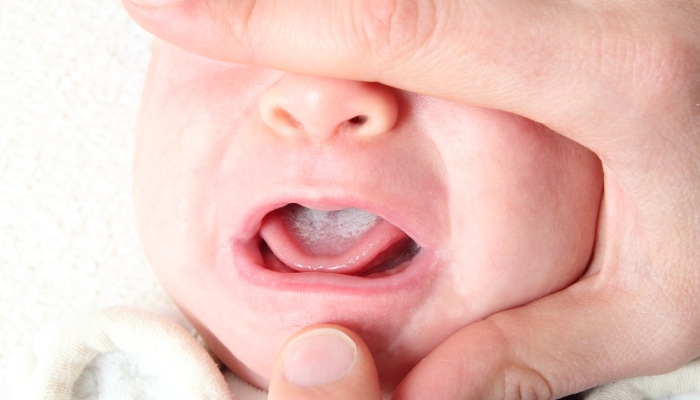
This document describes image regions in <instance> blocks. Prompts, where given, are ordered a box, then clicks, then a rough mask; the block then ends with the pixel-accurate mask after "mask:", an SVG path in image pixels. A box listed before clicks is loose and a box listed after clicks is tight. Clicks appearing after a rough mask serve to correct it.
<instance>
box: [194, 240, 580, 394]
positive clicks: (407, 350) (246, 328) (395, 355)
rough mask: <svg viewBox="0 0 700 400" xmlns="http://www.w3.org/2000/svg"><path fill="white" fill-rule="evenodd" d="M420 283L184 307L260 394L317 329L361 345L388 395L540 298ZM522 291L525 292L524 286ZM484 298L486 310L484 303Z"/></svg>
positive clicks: (441, 278) (439, 263)
mask: <svg viewBox="0 0 700 400" xmlns="http://www.w3.org/2000/svg"><path fill="white" fill-rule="evenodd" d="M431 261H432V262H434V264H433V265H431V266H430V267H429V268H428V269H432V270H433V271H435V272H439V271H441V270H442V271H449V270H451V269H453V268H455V266H456V265H455V264H453V263H452V262H451V261H450V260H449V257H448V255H447V254H443V257H440V258H437V259H433V260H431ZM572 269H578V272H573V273H572V276H573V275H575V274H579V273H580V272H581V271H580V268H579V267H577V268H572ZM421 278H422V279H421V280H424V281H425V282H430V284H429V285H422V286H421V285H417V286H414V287H411V288H406V289H405V290H404V291H403V292H402V291H398V292H392V291H389V290H386V291H385V292H384V293H381V292H379V293H374V294H368V293H364V292H363V293H360V294H352V293H342V292H340V291H336V292H335V293H330V291H326V293H320V291H317V292H316V293H304V292H286V291H282V293H280V292H278V293H276V294H274V295H272V294H271V293H270V290H271V289H270V288H264V289H263V290H258V289H260V288H257V289H256V288H255V287H253V288H250V287H248V288H247V291H246V292H245V293H241V291H238V294H239V296H237V297H236V298H235V299H232V300H230V302H228V303H226V302H221V303H218V309H216V310H213V309H214V308H213V307H212V305H208V304H198V305H196V304H189V307H187V306H185V307H182V308H183V311H184V312H185V313H186V315H188V317H189V318H190V320H191V321H192V322H193V324H194V325H195V327H196V328H197V329H198V331H199V332H200V334H201V335H202V337H203V338H204V340H205V341H206V342H207V344H208V345H209V346H210V347H211V349H212V350H213V352H214V353H215V354H216V356H217V357H218V358H219V359H220V360H221V361H222V362H223V363H224V364H225V365H226V366H227V367H228V368H229V369H231V370H232V371H233V372H234V373H236V374H237V375H238V376H240V377H241V378H243V379H244V380H246V381H248V382H249V383H251V384H253V385H255V386H257V387H260V388H262V389H267V386H268V382H269V378H270V376H271V372H272V367H273V365H274V363H275V359H276V357H277V354H278V352H279V350H280V349H281V346H282V345H283V343H284V342H286V341H287V339H288V338H289V337H290V336H292V335H293V334H295V333H296V332H298V331H299V330H301V329H303V328H305V327H308V326H313V325H317V324H326V323H331V324H336V325H340V326H344V327H347V328H349V329H351V330H352V331H354V332H355V333H357V334H358V336H360V337H361V338H362V340H363V341H364V342H365V343H366V344H367V347H368V348H369V349H370V351H371V353H372V356H373V358H374V361H375V363H376V366H377V371H378V374H379V378H380V384H381V387H382V390H383V392H384V393H385V394H391V393H392V392H393V391H394V390H395V388H396V387H397V386H398V384H399V383H400V382H401V380H402V379H403V378H404V377H405V376H406V375H407V374H408V373H409V372H410V370H411V369H412V368H413V367H414V366H415V365H416V364H417V363H418V362H419V361H420V360H421V359H423V358H424V357H425V356H427V355H428V354H429V353H430V352H431V351H432V350H433V349H435V348H436V347H437V346H438V345H439V344H440V343H442V342H443V341H444V340H445V339H447V338H448V337H449V336H450V335H452V334H453V333H455V332H457V331H458V330H459V329H461V328H463V327H465V326H468V325H469V324H471V323H473V322H475V321H477V320H479V319H482V318H485V317H487V316H488V315H491V314H493V313H495V312H498V311H500V310H502V309H505V308H509V307H512V306H517V305H520V304H524V303H525V302H527V301H530V300H533V299H534V298H535V297H540V296H541V295H542V294H543V293H542V292H541V291H535V290H534V289H533V291H532V292H531V293H529V294H526V293H525V292H526V290H522V291H513V290H510V291H505V292H502V293H500V295H499V296H483V297H482V298H477V295H476V294H474V295H472V296H465V295H464V293H463V292H461V291H459V290H456V289H455V286H454V285H453V282H452V280H451V276H450V274H443V275H441V274H440V273H433V274H431V275H429V276H422V277H421ZM362 279H369V278H362ZM569 283H570V282H568V281H566V282H565V281H558V282H553V284H554V285H556V286H550V287H549V289H550V290H551V291H556V290H559V289H561V288H563V287H564V286H566V285H567V284H569ZM520 285H521V287H524V288H527V287H528V285H527V283H526V282H520ZM246 286H250V285H246ZM532 288H534V286H532ZM234 290H238V288H235V289H234ZM516 292H517V293H516ZM436 293H439V294H440V295H439V296H438V295H436ZM545 294H546V293H545ZM217 297H218V296H217ZM489 297H492V300H491V301H490V304H485V303H484V302H485V299H487V298H489ZM243 299H246V300H243ZM247 299H250V300H247ZM232 315H235V317H233V318H232V317H231V316H232Z"/></svg>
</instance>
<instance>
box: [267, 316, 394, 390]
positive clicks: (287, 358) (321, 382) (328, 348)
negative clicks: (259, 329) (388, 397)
mask: <svg viewBox="0 0 700 400" xmlns="http://www.w3.org/2000/svg"><path fill="white" fill-rule="evenodd" d="M268 398H269V399H270V400H302V399H303V400H313V399H319V400H320V399H324V400H344V399H348V400H350V399H362V400H379V399H381V395H380V390H379V380H378V378H377V371H376V369H375V368H374V363H373V361H372V355H371V354H370V352H369V350H368V349H367V346H366V345H365V344H364V343H363V342H362V339H360V338H359V337H358V336H357V335H355V334H354V333H352V332H351V331H349V330H347V329H344V328H342V327H339V326H333V325H320V326H314V327H309V328H305V329H303V330H301V331H300V332H298V333H297V334H296V335H294V336H292V337H291V338H290V339H289V340H288V341H287V343H285V345H284V346H283V347H282V350H281V351H280V353H279V355H278V357H277V361H276V363H275V367H274V370H273V372H272V379H271V380H270V392H269V396H268Z"/></svg>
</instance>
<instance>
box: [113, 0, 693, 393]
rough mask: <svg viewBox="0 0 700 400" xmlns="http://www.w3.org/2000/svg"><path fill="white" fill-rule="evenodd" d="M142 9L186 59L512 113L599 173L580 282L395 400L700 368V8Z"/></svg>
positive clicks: (210, 1) (226, 4)
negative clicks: (583, 156)
mask: <svg viewBox="0 0 700 400" xmlns="http://www.w3.org/2000/svg"><path fill="white" fill-rule="evenodd" d="M138 1H139V2H140V3H143V5H138V4H135V3H132V2H131V1H130V0H123V3H124V6H125V7H126V9H127V11H128V12H129V13H130V14H131V16H132V17H133V18H134V19H135V20H136V21H137V22H139V23H140V24H141V25H142V26H144V27H145V28H146V29H148V30H149V31H151V32H152V33H154V34H156V35H157V36H160V37H162V38H164V39H165V40H167V41H170V42H172V43H174V44H176V45H178V46H181V47H183V48H185V49H188V50H190V51H193V52H195V53H199V54H202V55H205V56H208V57H212V58H217V59H222V60H227V61H232V62H239V63H255V64H260V65H264V66H267V67H270V68H275V69H280V70H287V71H293V72H297V73H306V74H313V75H326V76H331V77H336V78H345V79H354V80H365V81H378V82H382V83H384V84H386V85H389V86H393V87H397V88H401V89H405V90H409V91H413V92H418V93H423V94H429V95H433V96H437V97H442V98H445V99H448V100H452V101H457V102H462V103H467V104H471V105H477V106H483V107H489V108H496V109H501V110H505V111H509V112H512V113H515V114H519V115H522V116H525V117H527V118H530V119H532V120H534V121H537V122H540V123H543V124H545V125H547V126H549V127H550V128H552V129H553V130H555V131H557V132H559V133H561V134H563V135H565V136H567V137H569V138H571V139H573V140H575V141H577V142H579V143H581V144H583V145H584V146H586V147H588V148H589V149H591V150H592V151H594V152H595V153H596V154H597V155H598V156H599V157H600V159H601V160H602V162H603V168H604V173H605V177H604V192H605V194H604V198H603V203H602V206H601V213H600V217H599V224H598V237H597V244H596V246H595V249H594V256H593V258H592V260H591V265H590V267H589V270H588V272H587V273H586V275H585V276H584V277H583V278H582V279H581V280H580V281H578V282H577V283H576V284H574V285H572V286H571V287H569V288H567V289H566V290H563V291H561V292H558V293H555V294H553V295H550V296H547V297H545V298H543V299H541V300H539V301H536V302H534V303H531V304H529V305H526V306H523V307H520V308H516V309H513V310H508V311H504V312H501V313H498V314H496V315H493V316H491V317H489V318H487V319H485V320H483V321H480V322H478V323H475V324H472V325H470V326H468V327H466V328H464V329H462V330H460V331H458V332H457V333H456V334H454V335H453V336H451V337H450V338H449V339H448V340H447V341H445V342H444V343H442V344H441V345H440V346H439V347H438V348H437V349H435V350H434V351H433V352H432V353H431V354H430V355H429V356H428V357H426V358H425V359H424V360H423V361H421V362H420V363H419V364H418V365H417V366H416V367H415V368H414V369H413V370H412V371H411V372H410V373H409V375H408V376H406V378H405V379H404V381H403V382H402V383H401V385H400V386H399V387H398V389H397V391H396V392H395V398H398V399H408V398H411V399H417V398H429V399H436V398H438V399H452V398H460V399H464V398H466V399H490V398H497V399H500V398H532V399H535V398H536V399H548V398H556V397H561V396H564V395H566V394H570V393H574V392H577V391H580V390H583V389H586V388H588V387H591V386H594V385H598V384H601V383H604V382H607V381H612V380H616V379H621V378H625V377H630V376H635V375H647V374H656V373H662V372H666V371H669V370H673V369H675V368H677V367H679V366H681V365H683V364H685V363H686V362H688V361H689V360H691V359H692V358H694V357H697V356H699V355H700V337H698V335H697V332H698V331H699V329H700V302H698V300H697V293H698V291H699V290H700V228H699V227H700V35H698V26H700V2H698V1H688V0H676V1H674V0H670V1H668V0H667V1H651V0H649V1H638V2H630V1H623V0H592V1H591V0H586V1H584V0H578V1H559V2H546V1H520V0H499V1H494V0H473V1H464V0H445V1H431V0H402V1H396V0H372V1H350V0H336V1H326V0H308V1H303V2H299V1H295V2H283V1H267V2H263V1H257V2H256V1H244V0H182V1H180V2H179V3H175V4H170V5H165V4H164V3H166V1H165V0H151V1H150V3H152V4H150V6H149V5H148V4H147V1H146V0H138Z"/></svg>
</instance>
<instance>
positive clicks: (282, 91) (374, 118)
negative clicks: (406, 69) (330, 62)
mask: <svg viewBox="0 0 700 400" xmlns="http://www.w3.org/2000/svg"><path fill="white" fill-rule="evenodd" d="M397 107H398V106H397V101H396V95H395V93H394V90H393V89H391V88H389V87H387V86H384V85H382V84H379V83H369V82H357V81H346V80H340V79H332V78H321V77H316V76H306V75H297V74H292V73H285V75H284V76H283V77H282V79H280V80H279V81H278V82H277V83H275V84H274V85H272V86H271V87H269V88H268V89H267V91H266V92H265V93H264V94H263V96H262V99H261V100H260V115H261V116H262V119H263V121H265V123H266V124H267V125H268V126H269V127H270V128H272V129H273V130H274V131H275V132H276V133H277V134H278V135H281V136H283V137H289V138H292V137H298V136H303V135H305V136H307V137H308V138H309V139H310V140H311V141H312V142H315V143H323V142H326V141H328V140H331V139H332V138H334V137H335V136H336V134H338V133H341V132H342V133H346V132H347V133H349V134H353V135H358V136H361V137H371V136H377V135H381V134H383V133H386V132H388V131H390V130H391V128H393V127H394V124H395V123H396V116H397V112H398V109H397Z"/></svg>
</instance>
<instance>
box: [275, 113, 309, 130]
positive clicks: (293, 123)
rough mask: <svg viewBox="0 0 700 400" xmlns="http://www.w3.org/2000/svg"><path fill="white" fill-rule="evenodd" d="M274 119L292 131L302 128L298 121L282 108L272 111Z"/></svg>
mask: <svg viewBox="0 0 700 400" xmlns="http://www.w3.org/2000/svg"><path fill="white" fill-rule="evenodd" d="M274 114H275V118H276V119H277V120H278V121H280V122H281V123H282V125H283V126H286V127H288V128H291V129H293V130H299V129H302V128H303V127H304V125H302V123H301V122H299V120H298V119H296V118H294V116H293V115H292V114H290V113H289V112H288V111H287V110H285V109H283V108H277V109H275V111H274Z"/></svg>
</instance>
